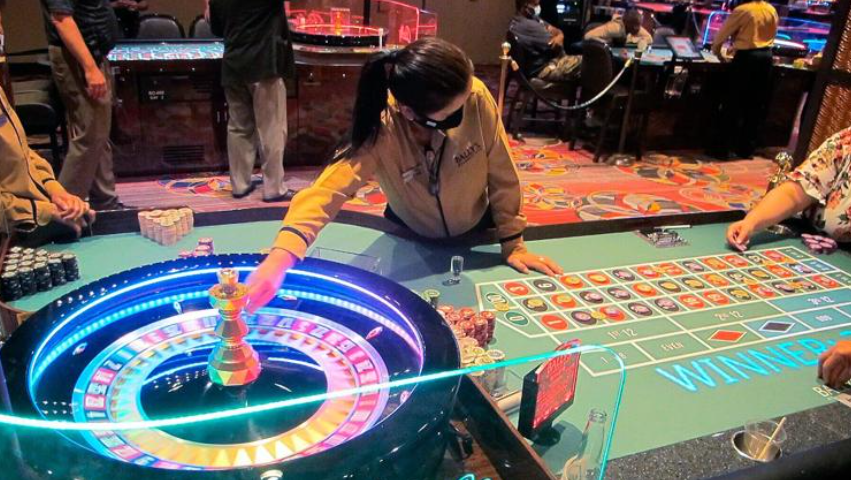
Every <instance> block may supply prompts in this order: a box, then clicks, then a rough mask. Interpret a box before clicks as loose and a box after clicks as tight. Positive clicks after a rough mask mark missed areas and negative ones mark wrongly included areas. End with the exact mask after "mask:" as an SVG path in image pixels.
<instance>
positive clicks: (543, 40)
mask: <svg viewBox="0 0 851 480" xmlns="http://www.w3.org/2000/svg"><path fill="white" fill-rule="evenodd" d="M515 7H516V13H515V15H514V18H512V19H511V23H510V24H509V26H508V31H509V32H510V33H511V34H512V35H514V38H516V39H517V42H518V44H519V45H518V46H519V47H520V48H522V49H523V51H524V52H525V54H526V55H525V57H526V59H527V64H526V65H524V67H525V68H524V72H523V74H524V75H526V77H528V78H534V77H538V78H540V79H541V80H544V81H547V82H555V83H557V82H565V81H569V80H573V79H575V78H576V77H577V76H578V75H579V70H580V68H579V67H580V66H581V65H582V55H567V54H566V53H565V51H564V33H563V32H562V31H561V30H559V29H557V28H555V27H553V26H552V25H550V24H549V23H547V22H545V21H543V20H541V17H540V15H541V0H516V2H515Z"/></svg>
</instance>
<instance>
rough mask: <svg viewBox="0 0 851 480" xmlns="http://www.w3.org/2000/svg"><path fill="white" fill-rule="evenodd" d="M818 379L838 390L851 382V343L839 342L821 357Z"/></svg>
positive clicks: (819, 358)
mask: <svg viewBox="0 0 851 480" xmlns="http://www.w3.org/2000/svg"><path fill="white" fill-rule="evenodd" d="M818 377H819V378H820V379H822V380H824V383H825V384H826V385H827V386H829V387H831V388H836V389H839V388H842V386H843V385H845V383H847V382H848V380H851V342H848V341H844V342H839V343H837V344H836V345H835V346H833V347H831V348H830V350H828V351H826V352H824V353H822V354H821V355H819V357H818Z"/></svg>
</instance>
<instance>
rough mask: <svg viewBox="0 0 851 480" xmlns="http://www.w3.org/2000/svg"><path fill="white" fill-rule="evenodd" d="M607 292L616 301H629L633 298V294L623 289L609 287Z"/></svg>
mask: <svg viewBox="0 0 851 480" xmlns="http://www.w3.org/2000/svg"><path fill="white" fill-rule="evenodd" d="M606 292H608V294H609V295H611V296H612V298H614V299H615V300H629V299H630V298H632V294H631V293H629V291H628V290H627V289H625V288H623V287H609V289H608V290H606Z"/></svg>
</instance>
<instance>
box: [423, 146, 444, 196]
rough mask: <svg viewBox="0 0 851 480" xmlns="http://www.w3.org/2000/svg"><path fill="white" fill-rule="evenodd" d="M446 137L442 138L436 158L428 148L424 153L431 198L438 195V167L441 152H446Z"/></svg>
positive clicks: (441, 161)
mask: <svg viewBox="0 0 851 480" xmlns="http://www.w3.org/2000/svg"><path fill="white" fill-rule="evenodd" d="M448 139H449V137H448V136H445V137H443V143H441V144H440V150H439V151H438V153H437V156H435V154H434V150H432V149H431V148H428V149H427V150H426V152H425V158H426V170H427V171H428V191H429V193H431V194H432V196H435V197H436V196H438V195H440V166H441V165H442V164H443V152H444V151H445V150H446V141H447V140H448Z"/></svg>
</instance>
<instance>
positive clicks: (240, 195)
mask: <svg viewBox="0 0 851 480" xmlns="http://www.w3.org/2000/svg"><path fill="white" fill-rule="evenodd" d="M256 189H257V184H256V183H254V182H251V186H250V187H248V190H246V191H244V192H242V193H236V192H231V195H232V196H233V198H235V199H237V200H239V199H240V198H245V197H247V196H249V195H251V194H252V193H253V192H254V190H256Z"/></svg>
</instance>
